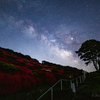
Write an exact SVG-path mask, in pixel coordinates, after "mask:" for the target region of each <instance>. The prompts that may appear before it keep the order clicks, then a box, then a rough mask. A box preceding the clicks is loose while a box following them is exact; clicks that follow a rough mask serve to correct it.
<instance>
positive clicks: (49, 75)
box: [45, 72, 57, 84]
mask: <svg viewBox="0 0 100 100" xmlns="http://www.w3.org/2000/svg"><path fill="white" fill-rule="evenodd" d="M45 75H46V79H45V80H46V81H47V82H48V83H51V84H54V83H55V82H56V81H57V80H56V78H55V76H54V74H53V73H51V72H45Z"/></svg>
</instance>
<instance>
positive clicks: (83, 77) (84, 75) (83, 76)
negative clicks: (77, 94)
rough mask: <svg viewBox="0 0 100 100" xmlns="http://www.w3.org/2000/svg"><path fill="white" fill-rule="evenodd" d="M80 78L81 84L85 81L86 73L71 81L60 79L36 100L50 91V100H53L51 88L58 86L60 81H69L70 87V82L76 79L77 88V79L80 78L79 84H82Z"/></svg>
mask: <svg viewBox="0 0 100 100" xmlns="http://www.w3.org/2000/svg"><path fill="white" fill-rule="evenodd" d="M81 77H82V79H83V82H84V80H85V78H86V73H85V74H83V75H81V76H78V77H76V78H74V79H72V80H67V79H60V80H58V81H57V82H56V83H55V84H54V85H53V86H51V87H50V88H49V89H48V90H47V91H46V92H44V93H43V94H42V95H41V96H40V97H39V98H38V99H37V100H39V99H40V98H41V97H43V96H44V95H45V94H46V93H47V92H48V91H50V90H51V100H53V93H52V92H53V87H54V86H55V85H56V84H58V83H59V82H61V81H70V83H71V85H72V81H73V80H75V79H76V84H77V86H78V82H77V79H78V78H80V83H81V82H82V81H81ZM61 90H62V84H61Z"/></svg>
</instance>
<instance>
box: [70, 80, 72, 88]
mask: <svg viewBox="0 0 100 100" xmlns="http://www.w3.org/2000/svg"><path fill="white" fill-rule="evenodd" d="M70 85H71V89H72V81H70Z"/></svg>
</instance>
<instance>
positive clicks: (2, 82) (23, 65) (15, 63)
mask: <svg viewBox="0 0 100 100" xmlns="http://www.w3.org/2000/svg"><path fill="white" fill-rule="evenodd" d="M70 75H71V76H72V77H69V76H70ZM80 75H82V70H79V69H77V68H74V67H70V66H62V65H58V64H54V63H51V62H48V61H42V63H40V62H39V61H38V60H37V59H34V58H31V57H30V56H29V55H23V54H21V53H18V52H14V51H13V50H10V49H5V48H1V47H0V96H4V95H10V94H14V93H22V92H25V91H27V92H28V91H31V90H34V91H37V90H38V89H40V88H42V89H47V88H45V87H49V88H50V86H52V85H53V84H54V83H56V82H57V81H58V80H59V79H72V78H75V77H78V76H80ZM39 96H40V95H39Z"/></svg>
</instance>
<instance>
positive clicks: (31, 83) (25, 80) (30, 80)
mask: <svg viewBox="0 0 100 100" xmlns="http://www.w3.org/2000/svg"><path fill="white" fill-rule="evenodd" d="M21 78H22V88H23V89H33V88H34V87H35V85H36V81H35V79H34V77H31V76H27V75H21Z"/></svg>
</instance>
